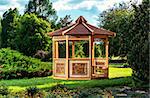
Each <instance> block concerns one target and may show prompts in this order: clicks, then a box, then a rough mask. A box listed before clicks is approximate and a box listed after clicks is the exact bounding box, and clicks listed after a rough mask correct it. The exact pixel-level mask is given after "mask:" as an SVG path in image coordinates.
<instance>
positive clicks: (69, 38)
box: [68, 38, 89, 40]
mask: <svg viewBox="0 0 150 98" xmlns="http://www.w3.org/2000/svg"><path fill="white" fill-rule="evenodd" d="M68 40H89V38H69V39H68Z"/></svg>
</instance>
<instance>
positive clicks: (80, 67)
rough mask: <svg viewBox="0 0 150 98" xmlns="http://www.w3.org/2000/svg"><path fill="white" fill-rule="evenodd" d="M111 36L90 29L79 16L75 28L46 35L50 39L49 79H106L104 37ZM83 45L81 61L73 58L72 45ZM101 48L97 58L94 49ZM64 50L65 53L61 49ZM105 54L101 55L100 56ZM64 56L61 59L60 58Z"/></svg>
mask: <svg viewBox="0 0 150 98" xmlns="http://www.w3.org/2000/svg"><path fill="white" fill-rule="evenodd" d="M114 35H115V33H113V32H111V31H107V30H104V29H100V28H97V27H94V26H92V25H90V24H88V23H87V21H86V20H85V19H84V18H83V17H82V16H80V17H79V18H78V19H77V20H76V23H75V24H72V25H70V26H68V27H65V28H62V29H60V30H56V31H54V32H52V33H50V36H52V37H53V39H52V40H53V76H54V78H56V79H69V80H76V79H77V80H90V79H95V78H108V67H109V66H108V45H109V41H108V37H109V36H114ZM82 42H85V44H86V45H84V46H85V47H84V48H86V49H84V50H86V52H85V53H86V56H85V57H82V58H81V57H77V56H76V53H75V49H76V43H82ZM96 44H98V45H99V46H98V47H100V46H102V47H103V51H99V55H100V56H99V57H96V56H95V54H96V53H95V52H96V51H95V50H96V48H95V46H96ZM61 45H64V46H65V51H64V50H63V49H61V47H60V46H61ZM104 52H105V53H104ZM62 54H64V55H62Z"/></svg>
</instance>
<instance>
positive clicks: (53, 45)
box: [52, 38, 55, 76]
mask: <svg viewBox="0 0 150 98" xmlns="http://www.w3.org/2000/svg"><path fill="white" fill-rule="evenodd" d="M52 41H53V43H52V49H53V51H52V53H53V71H54V72H53V76H55V60H54V58H55V41H54V38H52Z"/></svg>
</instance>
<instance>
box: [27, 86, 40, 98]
mask: <svg viewBox="0 0 150 98" xmlns="http://www.w3.org/2000/svg"><path fill="white" fill-rule="evenodd" d="M26 91H27V94H28V96H29V97H31V98H33V96H34V95H35V94H37V93H38V92H39V89H38V88H37V87H29V88H27V89H26Z"/></svg>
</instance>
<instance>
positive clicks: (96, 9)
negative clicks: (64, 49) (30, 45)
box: [0, 0, 142, 25]
mask: <svg viewBox="0 0 150 98" xmlns="http://www.w3.org/2000/svg"><path fill="white" fill-rule="evenodd" d="M28 1H29V0H0V16H2V14H3V13H4V12H5V11H6V10H8V9H9V8H15V7H17V8H18V10H19V11H20V13H21V14H22V13H23V12H24V8H25V4H27V3H28ZM50 1H52V3H53V8H55V9H56V11H57V15H58V16H59V17H64V16H65V15H71V18H72V19H73V20H74V21H75V20H76V19H77V18H78V17H79V16H81V15H82V16H84V17H85V18H86V20H87V21H88V22H89V23H91V24H93V25H97V16H98V15H99V13H101V12H102V11H104V10H106V9H109V8H111V7H112V6H113V5H114V4H115V3H119V2H123V1H124V2H129V1H130V0H50ZM141 1H142V0H138V1H137V3H140V2H141Z"/></svg>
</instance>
